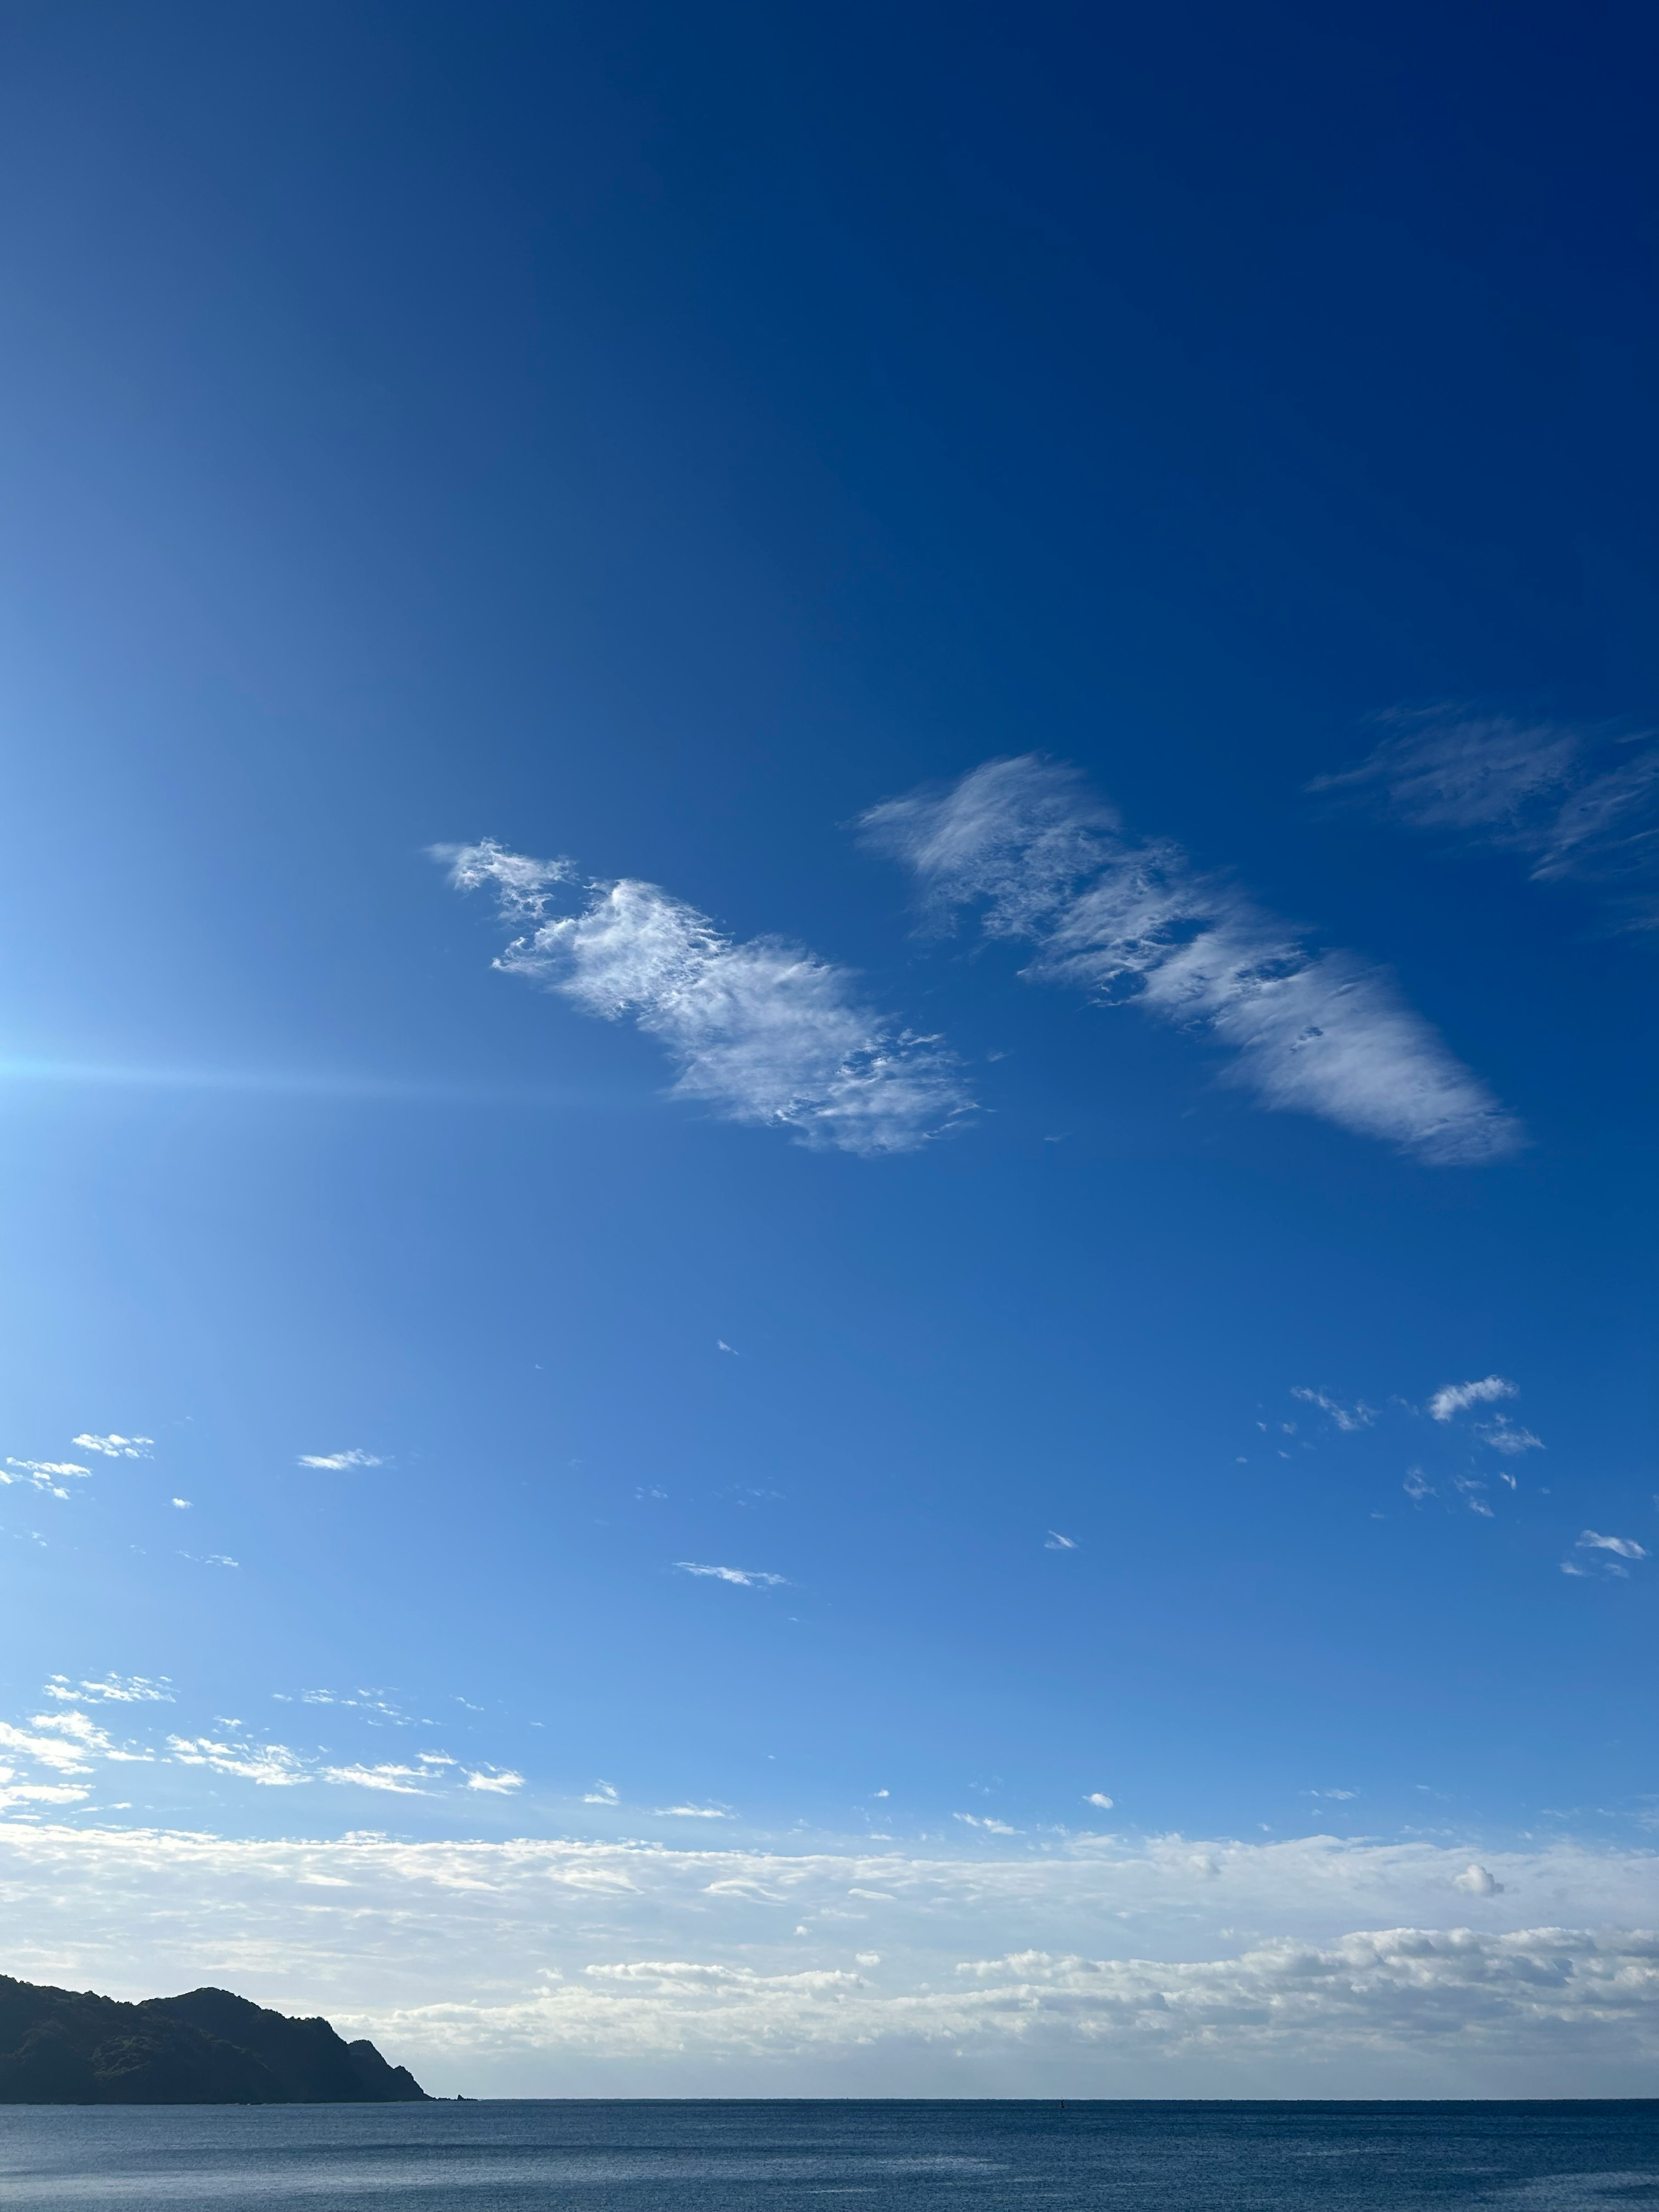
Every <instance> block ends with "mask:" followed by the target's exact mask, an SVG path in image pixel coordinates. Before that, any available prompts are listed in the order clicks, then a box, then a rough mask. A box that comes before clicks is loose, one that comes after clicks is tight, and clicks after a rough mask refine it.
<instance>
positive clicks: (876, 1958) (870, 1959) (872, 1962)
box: [853, 1951, 881, 1966]
mask: <svg viewBox="0 0 1659 2212" xmlns="http://www.w3.org/2000/svg"><path fill="white" fill-rule="evenodd" d="M853 1963H854V1966H880V1964H881V1954H880V1952H879V1951H856V1952H854V1954H853Z"/></svg>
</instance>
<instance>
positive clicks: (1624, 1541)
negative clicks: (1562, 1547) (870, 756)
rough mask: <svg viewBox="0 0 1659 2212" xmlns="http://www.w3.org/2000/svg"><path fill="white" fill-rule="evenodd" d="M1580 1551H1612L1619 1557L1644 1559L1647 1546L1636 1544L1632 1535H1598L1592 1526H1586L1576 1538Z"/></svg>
mask: <svg viewBox="0 0 1659 2212" xmlns="http://www.w3.org/2000/svg"><path fill="white" fill-rule="evenodd" d="M1578 1548H1579V1550H1580V1551H1581V1552H1613V1553H1617V1555H1618V1556H1619V1558H1620V1559H1646V1557H1647V1555H1648V1554H1647V1547H1645V1545H1642V1544H1638V1542H1637V1541H1636V1539H1635V1537H1634V1536H1598V1535H1597V1534H1596V1533H1595V1529H1594V1528H1586V1529H1585V1531H1584V1533H1583V1535H1582V1536H1581V1537H1580V1538H1579V1539H1578Z"/></svg>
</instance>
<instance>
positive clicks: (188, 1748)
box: [167, 1735, 312, 1790]
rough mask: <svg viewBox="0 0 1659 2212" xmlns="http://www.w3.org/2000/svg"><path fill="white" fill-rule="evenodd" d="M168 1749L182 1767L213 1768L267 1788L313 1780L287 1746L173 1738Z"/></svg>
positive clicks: (298, 1756) (290, 1785)
mask: <svg viewBox="0 0 1659 2212" xmlns="http://www.w3.org/2000/svg"><path fill="white" fill-rule="evenodd" d="M167 1748H168V1750H169V1751H171V1753H173V1758H174V1759H176V1760H177V1761H178V1763H179V1765H181V1766H210V1767H212V1768H214V1769H215V1771H216V1772H218V1773H220V1774H236V1775H240V1777H241V1778H242V1779H243V1780H244V1781H245V1782H258V1783H261V1784H264V1785H265V1786H266V1787H268V1788H275V1789H283V1790H286V1789H292V1788H293V1787H294V1786H295V1784H297V1783H301V1782H309V1781H310V1780H311V1778H312V1770H311V1768H310V1767H309V1766H308V1765H307V1762H306V1761H305V1760H304V1759H301V1756H300V1754H299V1753H298V1752H296V1751H290V1750H289V1747H288V1746H287V1745H286V1744H285V1743H264V1744H254V1743H219V1742H216V1741H214V1739H213V1738H211V1737H210V1736H204V1735H201V1736H185V1735H170V1736H169V1737H168V1738H167Z"/></svg>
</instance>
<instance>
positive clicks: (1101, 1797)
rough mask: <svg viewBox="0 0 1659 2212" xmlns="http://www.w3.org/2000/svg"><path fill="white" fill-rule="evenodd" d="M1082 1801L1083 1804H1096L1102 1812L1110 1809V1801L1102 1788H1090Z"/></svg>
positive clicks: (1107, 1811)
mask: <svg viewBox="0 0 1659 2212" xmlns="http://www.w3.org/2000/svg"><path fill="white" fill-rule="evenodd" d="M1083 1802H1084V1803H1085V1805H1097V1806H1098V1807H1099V1808H1100V1809H1101V1811H1102V1812H1103V1813H1109V1812H1110V1811H1111V1809H1112V1801H1111V1799H1110V1798H1109V1796H1107V1795H1106V1792H1105V1791H1104V1790H1091V1791H1090V1792H1089V1794H1088V1796H1086V1797H1085V1799H1084V1801H1083Z"/></svg>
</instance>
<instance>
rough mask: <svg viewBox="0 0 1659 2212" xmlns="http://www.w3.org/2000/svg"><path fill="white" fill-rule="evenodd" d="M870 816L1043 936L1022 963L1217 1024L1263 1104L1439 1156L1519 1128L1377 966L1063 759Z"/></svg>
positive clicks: (950, 893)
mask: <svg viewBox="0 0 1659 2212" xmlns="http://www.w3.org/2000/svg"><path fill="white" fill-rule="evenodd" d="M864 826H865V829H866V834H867V835H868V836H869V837H870V838H871V840H872V842H875V843H877V844H878V845H880V846H882V847H884V848H886V849H888V850H890V851H892V852H895V853H896V854H898V855H899V856H900V857H901V858H902V859H903V860H905V861H907V862H908V865H909V866H911V868H912V869H913V870H914V871H915V874H916V876H917V878H919V880H920V882H921V886H922V890H923V892H924V894H925V896H926V897H927V901H928V902H929V904H930V906H931V907H932V908H933V909H934V910H935V912H937V913H939V914H945V913H948V912H950V911H952V910H954V909H955V908H959V907H961V906H963V905H965V904H969V903H973V902H982V921H983V927H984V928H985V931H986V933H987V935H990V936H993V937H1001V938H1008V939H1023V940H1024V941H1025V942H1026V943H1028V944H1031V945H1035V946H1036V957H1034V959H1033V960H1032V962H1031V963H1030V967H1029V968H1028V969H1026V970H1025V973H1026V974H1027V975H1028V976H1030V977H1032V978H1033V979H1035V980H1038V981H1047V982H1054V983H1062V984H1069V985H1071V986H1073V987H1076V988H1078V989H1079V990H1082V991H1085V992H1086V993H1087V994H1089V995H1090V996H1091V998H1093V999H1095V1000H1097V1001H1098V1002H1101V1003H1103V1004H1109V1005H1110V1004H1118V1003H1133V1004H1134V1005H1137V1006H1139V1007H1140V1008H1141V1009H1142V1010H1143V1012H1146V1013H1149V1014H1153V1015H1156V1016H1158V1018H1160V1019H1163V1020H1165V1021H1170V1022H1175V1023H1178V1024H1181V1025H1182V1026H1183V1027H1186V1028H1188V1029H1193V1030H1200V1031H1202V1032H1204V1033H1205V1034H1206V1035H1208V1036H1211V1037H1212V1038H1214V1039H1215V1040H1216V1042H1218V1043H1220V1044H1222V1045H1225V1046H1226V1047H1228V1048H1230V1049H1231V1051H1232V1052H1234V1053H1235V1054H1237V1059H1236V1060H1235V1061H1234V1063H1233V1065H1232V1067H1231V1078H1232V1079H1233V1080H1235V1081H1237V1082H1240V1083H1243V1084H1246V1085H1249V1087H1250V1088H1251V1089H1252V1090H1253V1091H1255V1093H1256V1095H1257V1096H1258V1097H1259V1098H1260V1099H1261V1102H1262V1103H1264V1104H1265V1105H1267V1106H1269V1107H1272V1108H1274V1109H1294V1110H1297V1111H1299V1112H1304V1113H1310V1114H1316V1115H1322V1117H1323V1118H1324V1119H1326V1120H1328V1121H1335V1122H1337V1123H1339V1124H1340V1126H1341V1127H1344V1128H1347V1129H1351V1130H1353V1131H1355V1132H1356V1133H1358V1134H1361V1135H1364V1136H1370V1137H1378V1138H1382V1139H1385V1140H1387V1141H1389V1142H1391V1143H1393V1144H1395V1145H1396V1146H1399V1147H1400V1148H1401V1150H1403V1151H1405V1152H1412V1153H1414V1154H1415V1155H1416V1156H1417V1157H1418V1158H1421V1159H1424V1160H1428V1161H1432V1162H1436V1163H1439V1164H1457V1165H1469V1164H1477V1163H1480V1162H1483V1161H1486V1160H1492V1159H1496V1158H1501V1157H1502V1156H1503V1155H1504V1154H1505V1153H1508V1152H1513V1151H1514V1150H1515V1149H1516V1146H1517V1145H1518V1144H1519V1143H1520V1142H1521V1132H1520V1129H1519V1126H1518V1124H1517V1123H1516V1121H1515V1120H1514V1118H1513V1116H1511V1115H1509V1114H1508V1113H1506V1112H1505V1111H1504V1109H1502V1108H1501V1107H1500V1106H1499V1105H1498V1103H1497V1102H1496V1101H1495V1100H1494V1099H1493V1098H1492V1095H1491V1094H1490V1092H1488V1091H1487V1090H1486V1087H1485V1085H1482V1084H1481V1083H1480V1081H1479V1080H1478V1079H1477V1078H1476V1077H1474V1075H1472V1074H1471V1073H1469V1071H1468V1069H1467V1068H1465V1067H1463V1066H1461V1065H1460V1063H1459V1062H1458V1061H1457V1060H1455V1059H1454V1058H1453V1057H1452V1055H1451V1054H1450V1053H1449V1052H1448V1051H1447V1049H1446V1048H1445V1046H1444V1045H1443V1043H1442V1042H1441V1041H1440V1039H1439V1038H1438V1037H1437V1036H1436V1034H1435V1032H1434V1030H1432V1029H1431V1027H1430V1026H1429V1024H1427V1023H1426V1022H1425V1021H1424V1020H1423V1019H1422V1018H1421V1017H1420V1016H1419V1015H1418V1014H1417V1013H1415V1012H1413V1010H1412V1009H1411V1008H1410V1007H1409V1006H1407V1005H1406V1003H1405V1002H1404V1000H1402V999H1401V996H1400V994H1399V993H1398V991H1397V990H1396V988H1395V985H1394V984H1393V982H1392V981H1390V980H1389V978H1388V977H1387V976H1386V975H1384V974H1383V972H1382V971H1381V970H1380V969H1376V968H1375V967H1372V966H1370V965H1369V964H1367V963H1365V962H1364V961H1362V960H1359V959H1358V958H1356V957H1354V956H1353V955H1352V954H1350V953H1346V952H1340V951H1323V952H1320V951H1311V950H1310V948H1309V946H1308V945H1307V944H1306V942H1305V941H1304V933H1302V932H1300V931H1298V930H1297V929H1296V928H1294V927H1291V926H1290V925H1288V924H1286V923H1284V922H1281V921H1279V920H1278V919H1276V917H1274V916H1273V915H1270V914H1268V913H1267V912H1265V911H1264V910H1263V909H1262V908H1260V907H1257V906H1256V905H1255V903H1254V902H1252V901H1251V900H1250V899H1249V898H1248V897H1246V896H1245V895H1244V894H1243V892H1241V891H1239V890H1237V889H1236V888H1235V887H1234V886H1233V885H1232V884H1231V883H1230V882H1228V881H1226V880H1225V878H1221V877H1219V876H1213V875H1206V874H1204V873H1202V872H1200V871H1199V870H1197V869H1195V868H1194V866H1193V865H1192V863H1191V862H1190V861H1189V860H1188V858H1187V855H1186V854H1185V853H1184V852H1182V849H1181V848H1180V847H1179V846H1177V845H1174V844H1170V843H1169V842H1157V843H1150V844H1143V843H1137V842H1134V841H1133V840H1132V839H1131V838H1129V837H1128V836H1127V835H1126V833H1125V832H1124V830H1123V828H1122V823H1121V817H1119V815H1118V813H1117V811H1116V810H1115V808H1113V807H1110V806H1108V805H1103V803H1101V802H1100V801H1098V800H1097V799H1093V798H1092V797H1091V795H1090V794H1089V793H1088V791H1087V789H1086V787H1085V785H1084V784H1083V781H1082V780H1081V778H1080V777H1079V776H1078V775H1077V774H1076V773H1075V771H1073V770H1072V769H1066V768H1063V767H1060V766H1057V765H1055V764H1053V763H1048V762H1045V761H1042V760H1041V759H1038V758H1037V757H1035V756H1029V755H1028V756H1027V757H1024V758H1022V759H1018V760H1000V761H989V762H987V763H985V765H984V766H983V767H981V768H978V769H975V770H974V771H973V772H972V773H971V774H970V775H967V776H964V777H963V779H962V781H960V782H959V783H957V784H956V785H954V786H953V787H951V789H950V790H948V791H946V792H945V793H944V794H943V795H942V796H933V797H927V796H913V797H911V798H908V799H893V800H890V801H889V802H888V803H887V804H886V805H882V806H878V807H875V808H873V809H872V811H871V812H870V813H869V814H867V815H866V817H865V820H864Z"/></svg>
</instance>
